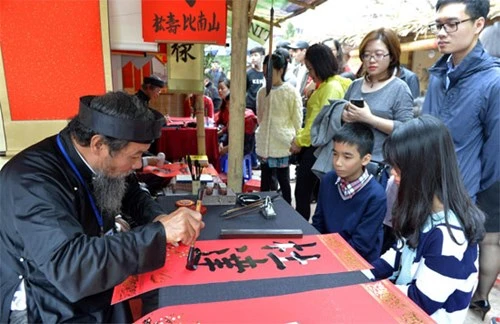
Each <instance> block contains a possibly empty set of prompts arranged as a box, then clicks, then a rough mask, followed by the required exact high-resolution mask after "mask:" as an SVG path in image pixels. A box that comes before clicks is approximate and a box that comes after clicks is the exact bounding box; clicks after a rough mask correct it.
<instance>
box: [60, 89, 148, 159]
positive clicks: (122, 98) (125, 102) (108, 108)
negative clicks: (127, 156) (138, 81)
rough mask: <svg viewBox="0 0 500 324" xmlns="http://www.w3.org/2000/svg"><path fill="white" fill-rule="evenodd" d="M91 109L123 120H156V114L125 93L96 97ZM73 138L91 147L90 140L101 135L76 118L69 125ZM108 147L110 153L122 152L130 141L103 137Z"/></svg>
mask: <svg viewBox="0 0 500 324" xmlns="http://www.w3.org/2000/svg"><path fill="white" fill-rule="evenodd" d="M89 106H90V108H91V109H94V110H96V111H99V112H101V113H104V114H107V115H110V116H114V117H119V118H123V119H135V120H154V119H155V116H154V114H153V113H152V112H151V111H150V110H149V109H148V108H147V107H146V106H145V105H143V104H142V103H141V102H140V101H139V99H138V98H137V97H135V96H131V95H129V94H127V93H125V92H108V93H106V94H104V95H102V96H96V97H94V98H93V99H92V101H90V105H89ZM68 127H69V131H70V133H71V135H72V137H73V138H74V139H75V140H76V141H77V143H78V144H80V145H82V146H89V145H90V140H91V139H92V136H94V135H101V134H98V133H97V132H95V131H94V130H92V129H90V128H88V127H86V126H84V125H83V124H82V123H81V122H80V119H79V116H78V115H77V116H75V117H74V118H73V119H72V120H71V121H70V122H69V124H68ZM101 136H102V137H103V139H104V142H105V143H106V145H108V146H109V150H110V153H111V154H113V153H115V152H118V151H120V150H121V149H122V148H124V147H125V146H126V145H127V144H128V143H129V141H127V140H121V139H116V138H113V137H109V136H105V135H101Z"/></svg>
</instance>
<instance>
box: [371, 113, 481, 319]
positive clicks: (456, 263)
mask: <svg viewBox="0 0 500 324" xmlns="http://www.w3.org/2000/svg"><path fill="white" fill-rule="evenodd" d="M383 151H384V157H385V159H386V161H387V162H388V163H389V164H391V165H392V166H393V172H394V175H395V179H396V181H399V191H398V196H397V200H396V202H395V205H394V208H393V211H392V213H393V216H392V221H393V228H394V230H395V232H396V235H397V237H398V239H399V240H398V242H397V243H396V244H395V246H394V247H393V248H392V249H390V250H389V251H387V252H386V253H385V254H384V255H383V256H382V257H381V258H379V259H378V260H376V261H374V262H373V263H372V265H373V267H374V269H372V270H371V271H369V273H368V275H369V277H370V278H371V279H384V278H390V279H391V280H393V281H394V282H395V284H396V285H397V287H398V288H400V289H401V290H402V291H403V292H404V293H405V294H406V295H407V296H408V297H409V298H410V299H412V300H413V301H414V302H415V303H416V304H417V305H419V306H420V307H421V308H422V309H423V310H424V311H425V312H427V313H428V314H429V315H430V316H431V317H432V318H433V319H434V320H436V321H437V322H438V323H462V322H463V321H464V320H465V317H466V314H467V309H468V306H469V303H470V301H471V297H472V294H473V292H474V290H475V288H476V285H477V279H478V241H479V240H481V238H482V236H483V235H484V227H483V222H484V215H483V214H482V212H481V211H480V210H479V209H478V208H477V207H476V206H475V205H474V204H473V203H472V201H471V200H470V198H469V196H468V194H467V191H466V190H465V188H464V186H463V184H462V181H461V179H462V177H461V175H460V173H459V171H458V166H457V160H456V155H455V148H454V145H453V141H452V139H451V136H450V134H449V132H448V129H447V128H446V126H444V124H443V123H442V122H441V121H439V120H438V119H436V118H434V117H432V116H422V117H419V118H416V119H412V120H410V121H408V122H406V123H404V124H403V125H402V126H401V127H400V128H398V129H395V130H394V132H393V133H392V134H391V135H390V136H389V137H388V138H387V140H386V141H385V143H384V146H383Z"/></svg>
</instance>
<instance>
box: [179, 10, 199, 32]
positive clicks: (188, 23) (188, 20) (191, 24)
mask: <svg viewBox="0 0 500 324" xmlns="http://www.w3.org/2000/svg"><path fill="white" fill-rule="evenodd" d="M182 16H183V17H184V26H183V30H186V29H188V28H189V29H191V31H196V28H195V22H196V17H193V16H192V15H191V14H189V15H188V16H186V15H182Z"/></svg>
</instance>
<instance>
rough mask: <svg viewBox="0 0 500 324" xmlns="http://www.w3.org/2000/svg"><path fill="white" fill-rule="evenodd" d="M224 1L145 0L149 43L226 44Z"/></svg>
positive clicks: (144, 21) (144, 22) (144, 20)
mask: <svg viewBox="0 0 500 324" xmlns="http://www.w3.org/2000/svg"><path fill="white" fill-rule="evenodd" d="M226 26H227V9H226V1H225V0H169V1H164V0H142V36H143V38H144V41H146V42H168V43H203V44H214V43H215V44H218V45H226Z"/></svg>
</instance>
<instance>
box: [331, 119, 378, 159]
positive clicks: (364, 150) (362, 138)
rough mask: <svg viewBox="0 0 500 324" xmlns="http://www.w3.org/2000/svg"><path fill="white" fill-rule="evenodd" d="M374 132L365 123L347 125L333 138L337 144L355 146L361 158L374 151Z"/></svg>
mask: <svg viewBox="0 0 500 324" xmlns="http://www.w3.org/2000/svg"><path fill="white" fill-rule="evenodd" d="M373 138H374V136H373V131H372V129H371V127H370V126H368V125H366V124H363V123H345V124H344V126H342V127H341V128H340V129H339V131H338V132H337V133H336V134H335V135H334V136H333V141H334V142H335V143H346V144H349V145H355V146H356V147H357V149H358V152H359V155H360V156H361V157H363V156H365V155H366V154H371V153H372V151H373Z"/></svg>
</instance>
